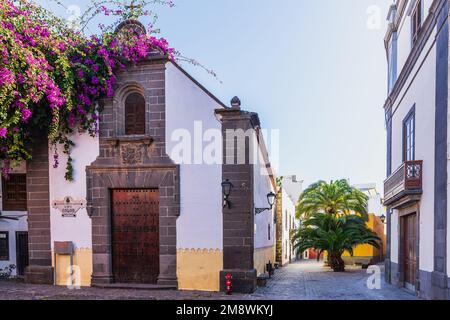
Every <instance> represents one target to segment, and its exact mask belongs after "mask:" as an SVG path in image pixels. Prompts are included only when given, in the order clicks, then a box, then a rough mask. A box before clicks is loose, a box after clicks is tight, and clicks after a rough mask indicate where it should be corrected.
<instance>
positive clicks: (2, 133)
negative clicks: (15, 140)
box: [0, 128, 8, 138]
mask: <svg viewBox="0 0 450 320" xmlns="http://www.w3.org/2000/svg"><path fill="white" fill-rule="evenodd" d="M7 133H8V129H6V128H0V137H2V138H6V134H7Z"/></svg>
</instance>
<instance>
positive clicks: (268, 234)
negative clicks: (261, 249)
mask: <svg viewBox="0 0 450 320" xmlns="http://www.w3.org/2000/svg"><path fill="white" fill-rule="evenodd" d="M267 229H268V231H267V239H269V240H270V234H271V232H270V231H271V230H270V223H269V225H268V228H267Z"/></svg>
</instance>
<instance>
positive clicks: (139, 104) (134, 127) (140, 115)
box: [125, 93, 145, 135]
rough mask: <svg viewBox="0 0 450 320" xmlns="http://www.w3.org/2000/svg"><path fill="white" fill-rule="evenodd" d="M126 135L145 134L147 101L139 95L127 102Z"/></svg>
mask: <svg viewBox="0 0 450 320" xmlns="http://www.w3.org/2000/svg"><path fill="white" fill-rule="evenodd" d="M125 134H126V135H133V134H145V99H144V97H143V96H142V95H141V94H139V93H132V94H130V95H129V96H128V97H127V99H126V100H125Z"/></svg>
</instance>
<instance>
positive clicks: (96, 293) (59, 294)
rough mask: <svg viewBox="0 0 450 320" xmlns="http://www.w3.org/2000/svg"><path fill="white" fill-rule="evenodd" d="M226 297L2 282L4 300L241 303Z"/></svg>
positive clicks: (196, 292)
mask: <svg viewBox="0 0 450 320" xmlns="http://www.w3.org/2000/svg"><path fill="white" fill-rule="evenodd" d="M238 299H244V297H243V296H242V295H237V294H236V295H233V296H231V297H229V296H226V295H225V294H222V293H214V292H199V291H176V290H153V291H149V290H130V289H100V288H82V289H79V290H69V289H67V288H66V287H61V286H58V287H57V286H49V285H29V284H24V283H21V282H16V281H0V300H238Z"/></svg>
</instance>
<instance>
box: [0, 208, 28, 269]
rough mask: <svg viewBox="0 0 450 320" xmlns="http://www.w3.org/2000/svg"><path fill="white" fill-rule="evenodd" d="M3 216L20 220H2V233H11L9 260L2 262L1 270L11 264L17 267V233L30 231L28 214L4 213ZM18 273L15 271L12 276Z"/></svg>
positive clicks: (0, 228) (0, 264)
mask: <svg viewBox="0 0 450 320" xmlns="http://www.w3.org/2000/svg"><path fill="white" fill-rule="evenodd" d="M3 215H5V216H12V217H17V218H19V220H6V219H0V231H8V233H9V234H8V236H9V241H8V244H9V260H0V269H4V268H6V267H8V266H9V265H11V264H12V265H15V266H17V258H16V231H28V223H27V217H26V212H16V211H4V212H3ZM16 271H17V270H14V271H13V272H12V274H11V275H12V276H15V275H16V274H17V273H16Z"/></svg>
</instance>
